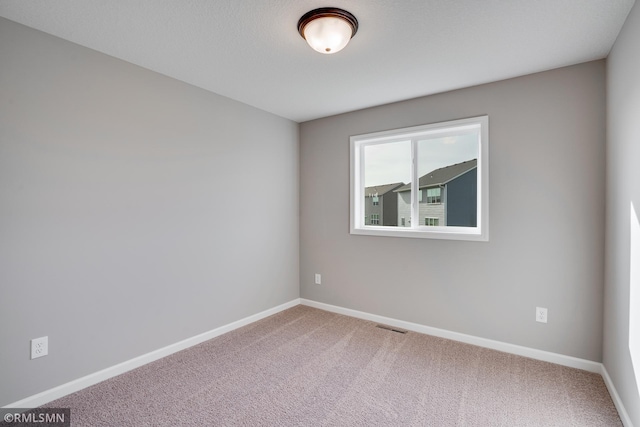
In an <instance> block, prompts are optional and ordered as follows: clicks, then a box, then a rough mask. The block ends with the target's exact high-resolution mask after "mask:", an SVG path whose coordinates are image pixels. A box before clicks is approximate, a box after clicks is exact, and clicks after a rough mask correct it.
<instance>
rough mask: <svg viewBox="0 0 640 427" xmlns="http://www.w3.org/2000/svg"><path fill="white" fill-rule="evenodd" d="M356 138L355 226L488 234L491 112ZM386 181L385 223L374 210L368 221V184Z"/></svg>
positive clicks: (458, 235) (355, 229) (421, 233)
mask: <svg viewBox="0 0 640 427" xmlns="http://www.w3.org/2000/svg"><path fill="white" fill-rule="evenodd" d="M350 145H351V193H350V195H351V215H350V216H351V220H350V222H351V234H368V235H377V236H393V237H421V238H436V239H457V240H479V241H487V240H488V235H489V234H488V224H489V221H488V213H489V205H488V203H489V188H488V183H489V180H488V177H489V171H488V161H489V159H488V155H489V119H488V117H487V116H480V117H474V118H470V119H462V120H454V121H449V122H443V123H435V124H430V125H423V126H415V127H411V128H405V129H398V130H391V131H383V132H376V133H371V134H366V135H356V136H352V137H351V138H350ZM382 186H391V188H393V190H389V191H386V192H385V194H384V196H385V203H384V204H385V211H384V225H383V226H380V218H379V216H376V217H375V219H374V214H371V215H370V224H367V221H364V222H362V217H363V216H365V215H368V214H369V209H370V208H367V207H366V206H367V204H366V203H365V199H366V192H365V189H366V188H370V187H377V188H381V187H382ZM387 188H388V187H387ZM369 194H370V193H369ZM368 206H371V204H369V205H368ZM365 208H366V209H367V210H366V211H365ZM373 225H375V226H376V227H371V226H373Z"/></svg>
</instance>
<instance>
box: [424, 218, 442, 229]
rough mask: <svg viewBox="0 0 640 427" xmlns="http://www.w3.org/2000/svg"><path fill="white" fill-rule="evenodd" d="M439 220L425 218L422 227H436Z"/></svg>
mask: <svg viewBox="0 0 640 427" xmlns="http://www.w3.org/2000/svg"><path fill="white" fill-rule="evenodd" d="M439 222H440V220H439V219H438V218H425V219H424V225H425V226H427V227H437V226H438V223H439Z"/></svg>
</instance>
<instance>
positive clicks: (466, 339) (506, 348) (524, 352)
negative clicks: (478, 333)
mask: <svg viewBox="0 0 640 427" xmlns="http://www.w3.org/2000/svg"><path fill="white" fill-rule="evenodd" d="M300 304H302V305H307V306H309V307H315V308H319V309H321V310H325V311H330V312H332V313H338V314H344V315H345V316H351V317H355V318H358V319H364V320H369V321H371V322H376V323H382V324H385V325H389V326H394V327H397V328H401V329H406V330H409V331H414V332H419V333H422V334H427V335H433V336H436V337H440V338H447V339H450V340H453V341H459V342H463V343H467V344H473V345H477V346H479V347H485V348H490V349H493V350H498V351H502V352H505V353H510V354H516V355H518V356H524V357H529V358H531V359H536V360H542V361H545V362H551V363H555V364H557V365H562V366H568V367H571V368H577V369H582V370H585V371H589V372H593V373H596V374H600V375H602V378H603V380H604V383H605V385H606V386H607V389H608V390H609V394H610V395H611V399H612V400H613V403H614V405H615V407H616V409H617V410H618V414H619V415H620V419H621V420H622V424H624V426H625V427H633V424H632V423H631V419H630V418H629V415H628V414H627V411H626V409H625V407H624V405H623V404H622V400H621V399H620V396H619V395H618V391H617V390H616V388H615V386H614V385H613V381H611V377H609V374H608V373H607V370H606V368H605V367H604V365H603V364H602V363H598V362H593V361H591V360H585V359H580V358H577V357H573V356H565V355H563V354H558V353H552V352H549V351H544V350H537V349H534V348H530V347H523V346H520V345H515V344H509V343H505V342H501V341H495V340H490V339H487V338H479V337H475V336H473V335H466V334H461V333H459V332H452V331H447V330H446V329H439V328H433V327H431V326H424V325H420V324H418V323H411V322H405V321H404V320H398V319H392V318H390V317H384V316H378V315H377V314H371V313H365V312H363V311H357V310H352V309H350V308H344V307H338V306H335V305H331V304H325V303H322V302H317V301H312V300H308V299H304V298H301V299H300Z"/></svg>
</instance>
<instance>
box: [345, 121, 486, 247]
mask: <svg viewBox="0 0 640 427" xmlns="http://www.w3.org/2000/svg"><path fill="white" fill-rule="evenodd" d="M466 132H477V134H478V165H477V168H478V169H477V185H478V187H477V193H476V194H477V212H476V215H477V225H476V227H449V226H437V227H430V226H424V225H421V224H420V221H419V220H418V218H419V203H420V202H419V201H418V199H419V193H420V191H419V188H418V179H417V178H418V172H417V164H416V162H417V160H416V158H417V141H418V140H419V139H424V138H425V137H445V136H449V135H450V136H455V135H460V134H461V133H466ZM408 139H410V140H411V146H412V156H411V157H412V161H411V176H412V177H413V179H412V180H411V218H408V219H407V222H408V223H409V226H408V227H401V226H380V225H365V224H364V222H363V221H362V219H363V218H364V200H365V197H364V167H363V164H364V147H366V146H367V145H374V144H383V143H390V142H394V141H406V140H408ZM349 140H350V153H351V159H350V160H351V165H350V172H351V173H350V232H351V234H359V235H369V236H386V237H414V238H426V239H446V240H470V241H485V242H486V241H488V240H489V117H488V116H479V117H472V118H467V119H460V120H452V121H447V122H441V123H433V124H427V125H422V126H413V127H409V128H403V129H395V130H388V131H382V132H375V133H368V134H362V135H354V136H352V137H351V138H350V139H349ZM425 199H426V196H424V197H423V200H425Z"/></svg>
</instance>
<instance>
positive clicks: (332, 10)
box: [298, 7, 358, 40]
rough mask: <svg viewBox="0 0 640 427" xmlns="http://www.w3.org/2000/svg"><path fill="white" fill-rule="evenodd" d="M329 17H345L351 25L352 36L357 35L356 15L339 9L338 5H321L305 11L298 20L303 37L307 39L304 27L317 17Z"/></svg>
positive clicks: (299, 30)
mask: <svg viewBox="0 0 640 427" xmlns="http://www.w3.org/2000/svg"><path fill="white" fill-rule="evenodd" d="M327 17H332V18H342V19H344V20H345V21H346V22H347V23H348V24H349V25H350V26H351V37H352V38H353V36H355V35H356V32H357V31H358V20H357V19H356V17H355V16H353V14H351V13H350V12H347V11H346V10H343V9H338V8H337V7H321V8H318V9H314V10H311V11H309V12H307V13H305V14H304V15H302V18H300V20H299V21H298V32H299V33H300V35H301V36H302V38H303V39H305V40H306V38H305V36H304V27H306V26H307V24H308V23H309V22H311V21H313V20H315V19H318V18H327Z"/></svg>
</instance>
